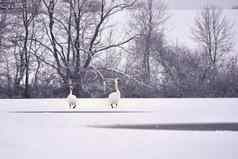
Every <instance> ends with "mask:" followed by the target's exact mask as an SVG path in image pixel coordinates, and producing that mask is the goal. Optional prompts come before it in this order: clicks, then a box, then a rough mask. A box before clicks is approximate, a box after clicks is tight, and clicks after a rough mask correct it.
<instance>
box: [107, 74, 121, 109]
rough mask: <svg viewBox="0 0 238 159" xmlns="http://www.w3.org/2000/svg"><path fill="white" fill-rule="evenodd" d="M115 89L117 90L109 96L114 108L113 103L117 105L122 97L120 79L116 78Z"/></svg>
mask: <svg viewBox="0 0 238 159" xmlns="http://www.w3.org/2000/svg"><path fill="white" fill-rule="evenodd" d="M115 89H116V91H115V92H112V93H110V94H109V96H108V99H109V104H110V105H111V107H112V108H114V107H113V105H116V107H117V106H118V104H119V101H120V98H121V93H120V90H119V88H118V79H115Z"/></svg>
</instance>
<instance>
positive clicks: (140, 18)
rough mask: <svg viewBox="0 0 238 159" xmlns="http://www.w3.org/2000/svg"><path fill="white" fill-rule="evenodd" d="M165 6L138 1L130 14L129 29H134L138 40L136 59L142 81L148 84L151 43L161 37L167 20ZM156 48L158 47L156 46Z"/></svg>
mask: <svg viewBox="0 0 238 159" xmlns="http://www.w3.org/2000/svg"><path fill="white" fill-rule="evenodd" d="M166 8H167V7H166V4H165V2H163V1H162V0H159V1H155V0H148V1H138V3H137V5H136V7H135V10H133V13H132V20H133V21H132V23H131V28H132V29H135V31H136V33H137V34H138V38H136V40H135V47H134V48H133V49H135V50H136V54H140V55H136V57H139V56H140V57H142V58H138V60H139V61H138V62H139V63H141V67H142V70H143V71H142V72H143V75H142V76H143V78H142V79H143V81H144V82H146V83H149V82H150V79H151V62H150V60H151V56H152V55H151V54H152V51H153V42H154V41H157V42H158V40H157V39H158V37H161V39H162V36H163V24H164V23H165V21H166V20H167V19H168V14H167V12H166ZM156 47H159V46H158V45H157V46H156Z"/></svg>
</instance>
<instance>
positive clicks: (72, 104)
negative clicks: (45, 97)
mask: <svg viewBox="0 0 238 159" xmlns="http://www.w3.org/2000/svg"><path fill="white" fill-rule="evenodd" d="M72 90H73V87H72V86H70V87H69V95H68V97H67V101H68V104H69V108H71V107H72V108H73V109H74V108H76V106H77V97H76V96H75V95H73V94H72Z"/></svg>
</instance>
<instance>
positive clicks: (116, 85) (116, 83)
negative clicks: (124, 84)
mask: <svg viewBox="0 0 238 159" xmlns="http://www.w3.org/2000/svg"><path fill="white" fill-rule="evenodd" d="M115 89H116V92H119V88H118V82H117V81H115Z"/></svg>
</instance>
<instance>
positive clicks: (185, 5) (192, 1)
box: [165, 0, 238, 9]
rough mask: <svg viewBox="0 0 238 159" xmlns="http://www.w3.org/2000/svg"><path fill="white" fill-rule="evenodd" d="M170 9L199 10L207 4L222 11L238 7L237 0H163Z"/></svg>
mask: <svg viewBox="0 0 238 159" xmlns="http://www.w3.org/2000/svg"><path fill="white" fill-rule="evenodd" d="M165 1H166V2H167V4H168V6H169V8H170V9H200V8H201V7H203V6H205V5H207V4H209V5H216V6H218V7H221V8H223V9H231V8H232V7H233V6H237V5H238V0H165Z"/></svg>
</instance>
